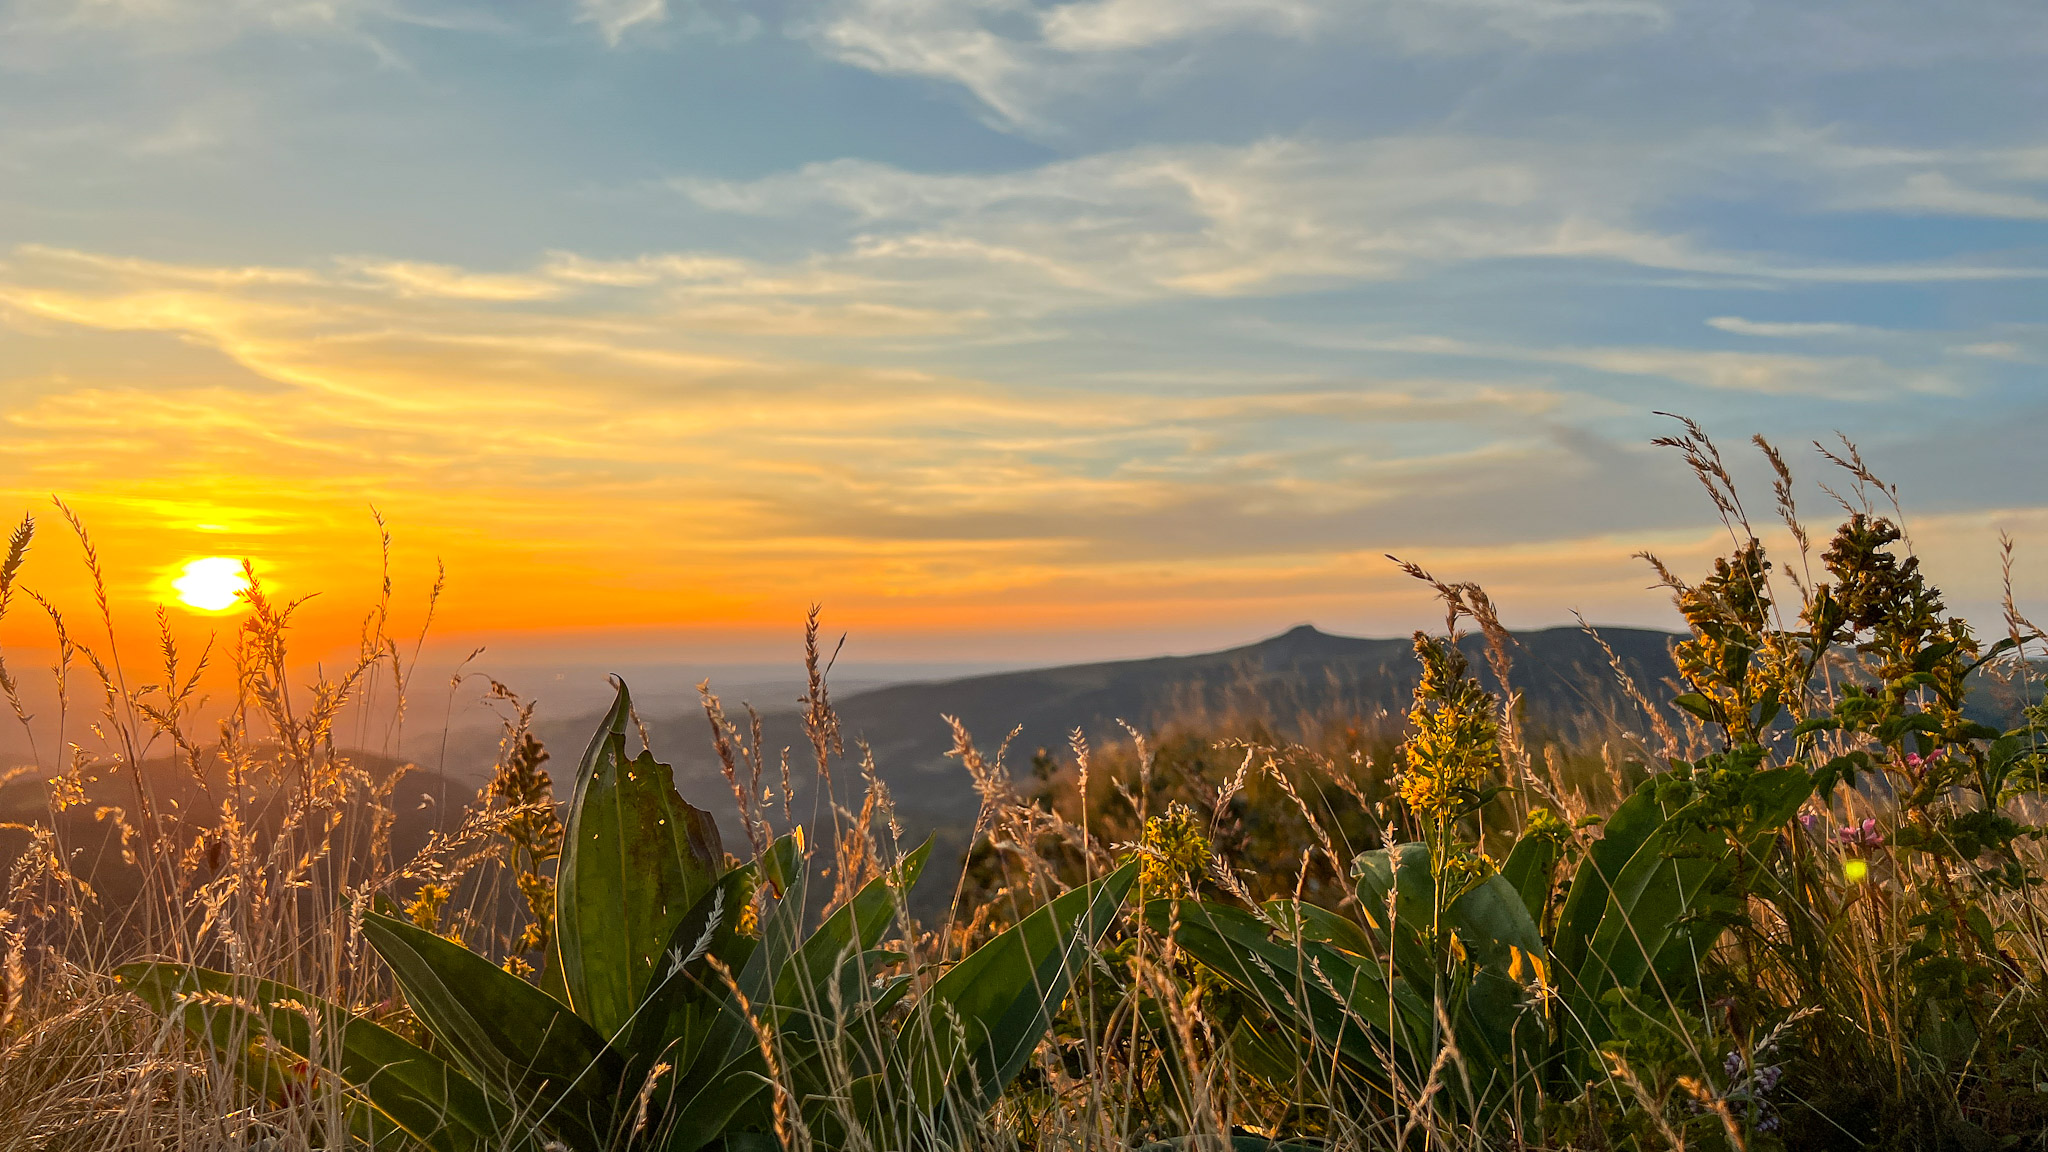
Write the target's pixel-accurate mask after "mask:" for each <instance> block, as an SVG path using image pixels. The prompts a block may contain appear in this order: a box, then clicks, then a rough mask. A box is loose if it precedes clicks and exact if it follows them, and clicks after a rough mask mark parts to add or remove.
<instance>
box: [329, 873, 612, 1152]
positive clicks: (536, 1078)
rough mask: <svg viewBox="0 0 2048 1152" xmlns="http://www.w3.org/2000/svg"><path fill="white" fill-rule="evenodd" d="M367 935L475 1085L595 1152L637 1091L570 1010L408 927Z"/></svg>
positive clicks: (374, 927)
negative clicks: (523, 1108)
mask: <svg viewBox="0 0 2048 1152" xmlns="http://www.w3.org/2000/svg"><path fill="white" fill-rule="evenodd" d="M363 934H364V936H366V937H367V938H368V939H369V941H370V946H371V947H373V948H375V949H376V950H377V954H378V955H379V956H381V957H383V959H384V962H385V963H386V964H387V965H389V966H390V967H391V972H392V975H394V976H396V977H397V978H398V983H399V986H400V987H402V988H404V989H405V998H406V1002H407V1003H408V1004H409V1005H411V1007H412V1010H413V1012H414V1013H415V1014H416V1015H418V1016H419V1018H420V1020H421V1021H422V1022H423V1023H425V1024H426V1026H427V1027H428V1028H429V1029H430V1030H432V1031H433V1033H434V1035H435V1037H436V1038H437V1039H439V1040H440V1041H441V1042H442V1043H444V1044H446V1045H447V1046H448V1048H449V1050H450V1052H451V1053H452V1054H453V1055H454V1056H455V1058H456V1059H457V1060H459V1061H461V1062H462V1064H463V1066H464V1067H465V1068H467V1069H468V1071H469V1073H470V1075H471V1077H473V1078H474V1079H475V1080H476V1081H477V1082H478V1083H480V1084H483V1085H485V1086H487V1087H489V1088H492V1089H495V1090H498V1091H501V1092H503V1093H504V1095H505V1096H506V1097H507V1098H508V1099H511V1100H515V1101H519V1102H520V1103H522V1104H528V1105H529V1106H530V1108H531V1114H532V1116H533V1117H534V1118H535V1119H538V1120H539V1121H541V1122H543V1123H545V1124H546V1125H547V1126H548V1127H549V1128H550V1129H552V1130H554V1131H555V1132H558V1133H560V1134H561V1135H562V1137H563V1139H564V1140H565V1141H567V1142H568V1143H569V1144H571V1145H573V1146H574V1147H577V1148H590V1149H594V1148H598V1147H601V1146H602V1145H603V1143H604V1140H605V1138H606V1136H607V1135H608V1133H609V1132H610V1131H611V1129H612V1127H613V1122H614V1119H615V1116H616V1114H617V1110H618V1108H619V1106H620V1104H621V1102H622V1098H624V1099H625V1101H626V1102H630V1097H631V1094H632V1092H633V1090H634V1088H637V1087H638V1086H637V1085H633V1086H630V1087H629V1086H627V1085H625V1084H623V1083H622V1080H623V1078H624V1073H625V1067H624V1064H623V1062H622V1061H621V1060H620V1058H619V1055H618V1054H617V1053H616V1052H613V1051H612V1050H611V1049H610V1048H609V1047H607V1046H606V1044H605V1040H604V1037H603V1036H600V1035H598V1033H597V1032H596V1030H595V1029H593V1028H591V1026H590V1025H589V1024H588V1023H586V1022H585V1021H584V1020H582V1019H581V1018H580V1017H578V1016H577V1015H576V1014H575V1013H574V1012H572V1011H570V1009H569V1008H568V1006H567V1005H565V1004H563V1003H562V1002H561V1001H559V1000H557V999H555V998H554V997H552V996H550V995H548V994H547V993H545V992H542V991H541V990H540V989H538V988H535V987H534V986H533V985H531V984H528V983H527V982H526V981H524V980H521V979H520V978H518V977H517V976H514V975H512V974H511V973H509V972H507V971H505V970H504V969H502V968H500V967H498V966H497V965H496V964H493V963H491V962H490V961H489V960H486V959H484V958H483V957H482V956H479V955H477V954H476V953H474V952H471V951H470V950H469V949H467V948H464V947H462V946H461V945H459V944H455V943H451V942H449V941H447V940H443V939H442V938H441V937H439V936H436V935H434V934H433V933H431V932H426V931H422V930H421V929H419V928H415V927H414V926H412V925H411V924H407V923H406V922H404V921H402V920H396V919H393V918H391V917H388V916H379V915H377V914H375V913H371V914H368V915H366V916H364V917H363Z"/></svg>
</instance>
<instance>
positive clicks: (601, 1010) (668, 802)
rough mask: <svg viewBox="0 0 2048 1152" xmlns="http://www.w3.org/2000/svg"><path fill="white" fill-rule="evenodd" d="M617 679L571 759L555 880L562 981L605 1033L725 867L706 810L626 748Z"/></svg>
mask: <svg viewBox="0 0 2048 1152" xmlns="http://www.w3.org/2000/svg"><path fill="white" fill-rule="evenodd" d="M631 709H632V698H631V697H630V696H629V695H628V694H627V691H626V685H625V682H624V681H620V682H619V692H618V697H617V699H616V700H614V701H613V703H612V709H611V712H610V713H609V714H608V715H607V716H606V717H605V721H604V723H603V725H602V726H600V727H599V729H598V732H597V735H596V737H595V738H593V739H592V740H591V742H590V747H589V749H588V750H587V751H585V752H584V754H583V760H582V762H581V763H580V764H579V765H578V766H577V769H576V787H575V792H574V795H573V796H572V798H571V800H570V804H569V821H568V827H567V828H566V829H565V830H564V835H563V840H562V859H561V864H560V866H559V870H558V882H557V884H556V888H555V931H556V936H557V940H558V947H559V950H560V956H561V961H562V978H563V983H564V984H565V986H566V987H567V988H568V992H569V1002H570V1003H571V1004H572V1005H574V1006H575V1008H576V1012H577V1014H578V1015H580V1016H582V1017H583V1018H584V1019H585V1020H587V1021H589V1022H590V1023H591V1025H592V1026H594V1027H595V1028H596V1029H597V1030H598V1031H599V1032H601V1033H603V1034H604V1035H605V1036H607V1037H610V1036H613V1035H616V1034H617V1033H618V1031H619V1029H620V1028H622V1027H624V1026H625V1023H626V1021H627V1020H628V1019H630V1018H631V1016H632V1015H633V1009H634V1008H636V1007H637V1006H638V1005H639V1003H640V998H641V996H642V995H643V994H644V993H645V992H646V990H647V986H648V985H649V983H651V982H652V980H653V976H654V972H655V970H656V966H657V960H658V959H659V957H660V955H661V953H662V950H663V949H664V948H665V947H666V946H667V944H668V941H669V937H670V936H671V935H673V934H674V932H675V928H676V924H677V923H678V922H679V921H681V920H682V918H683V916H684V915H685V914H686V913H687V912H689V910H690V908H691V907H692V906H693V905H695V904H696V903H697V900H698V899H699V898H700V897H702V896H703V895H704V893H705V892H707V891H709V890H710V888H711V886H712V885H713V884H714V883H716V882H717V880H718V877H719V875H720V874H721V873H723V872H724V871H725V852H724V849H723V848H722V847H721V845H720V843H719V839H718V826H717V824H716V823H715V822H713V820H712V818H711V814H710V813H708V812H706V811H704V810H703V809H701V808H696V807H692V806H691V805H690V804H688V803H687V802H685V801H684V800H683V798H682V796H680V795H679V794H677V792H676V788H675V780H674V775H673V773H671V772H670V770H669V768H668V766H667V765H665V764H659V763H656V762H655V759H654V757H653V755H651V754H650V753H648V752H645V751H643V752H642V753H641V754H640V755H639V757H638V758H636V759H631V760H629V759H627V758H626V724H627V719H628V717H629V715H630V713H631Z"/></svg>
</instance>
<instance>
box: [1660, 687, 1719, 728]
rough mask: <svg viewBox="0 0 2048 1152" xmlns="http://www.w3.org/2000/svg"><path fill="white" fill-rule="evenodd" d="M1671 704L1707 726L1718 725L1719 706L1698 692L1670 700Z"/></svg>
mask: <svg viewBox="0 0 2048 1152" xmlns="http://www.w3.org/2000/svg"><path fill="white" fill-rule="evenodd" d="M1671 703H1672V704H1674V705H1676V706H1677V707H1680V708H1683V709H1685V710H1686V711H1687V712H1690V713H1692V714H1693V715H1695V716H1697V717H1699V718H1700V719H1702V720H1705V721H1706V722H1707V723H1709V724H1720V723H1722V722H1723V720H1722V717H1721V706H1720V705H1719V704H1716V703H1714V702H1713V701H1712V700H1709V699H1708V698H1707V697H1705V696H1702V695H1701V694H1699V693H1698V692H1685V693H1682V694H1680V695H1677V696H1673V697H1672V698H1671Z"/></svg>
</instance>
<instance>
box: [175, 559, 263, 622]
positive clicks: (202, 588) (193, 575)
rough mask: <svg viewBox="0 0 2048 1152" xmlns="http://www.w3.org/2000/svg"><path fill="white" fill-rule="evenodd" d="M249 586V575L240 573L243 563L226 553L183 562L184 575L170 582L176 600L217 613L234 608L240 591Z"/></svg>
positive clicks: (190, 606) (187, 605)
mask: <svg viewBox="0 0 2048 1152" xmlns="http://www.w3.org/2000/svg"><path fill="white" fill-rule="evenodd" d="M248 586H249V580H248V577H246V576H244V575H242V562H241V561H240V560H235V559H232V558H230V557H227V556H208V557H206V558H205V559H203V560H194V561H191V562H190V563H188V564H186V565H185V572H184V575H182V576H179V577H178V578H177V579H175V580H173V581H171V587H172V588H174V589H176V590H177V593H178V602H179V603H181V604H183V605H185V606H186V607H187V608H197V609H199V610H200V611H202V612H219V611H221V610H223V609H226V608H232V607H234V606H235V601H236V600H237V599H238V598H239V597H240V595H241V592H242V590H243V589H244V588H247V587H248Z"/></svg>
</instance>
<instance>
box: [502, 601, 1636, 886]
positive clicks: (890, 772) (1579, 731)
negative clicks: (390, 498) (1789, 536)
mask: <svg viewBox="0 0 2048 1152" xmlns="http://www.w3.org/2000/svg"><path fill="white" fill-rule="evenodd" d="M1601 635H1602V637H1603V638H1604V639H1605V640H1606V641H1607V643H1608V644H1609V645H1611V646H1612V647H1613V648H1614V650H1615V652H1616V654H1617V655H1618V656H1619V657H1620V658H1621V659H1622V661H1623V664H1624V666H1626V667H1627V668H1628V670H1629V673H1630V675H1632V676H1633V677H1635V678H1636V680H1637V681H1638V683H1641V684H1644V685H1646V686H1650V685H1659V684H1661V683H1662V681H1663V680H1664V679H1665V678H1667V677H1669V676H1671V675H1673V669H1672V665H1671V659H1670V655H1669V643H1670V641H1671V640H1672V637H1671V636H1670V635H1669V634H1667V633H1663V632H1656V631H1649V630H1644V629H1627V628H1616V629H1611V630H1608V631H1604V632H1602V634H1601ZM1517 640H1518V643H1517V647H1516V649H1515V651H1514V659H1515V669H1514V677H1513V678H1514V680H1515V682H1516V683H1515V686H1516V687H1517V688H1518V689H1519V690H1521V691H1522V692H1523V693H1524V695H1525V699H1526V701H1527V712H1526V716H1527V721H1528V723H1529V725H1530V726H1531V727H1532V728H1533V729H1536V730H1539V731H1544V732H1549V733H1553V734H1556V735H1558V736H1561V737H1563V738H1566V739H1577V738H1580V737H1587V736H1593V735H1596V734H1597V733H1599V732H1604V731H1609V730H1612V729H1613V728H1614V727H1615V726H1619V727H1621V728H1623V729H1625V730H1635V729H1637V728H1639V727H1640V725H1641V718H1640V715H1639V713H1638V711H1637V709H1636V708H1635V706H1634V704H1633V703H1631V702H1630V701H1629V700H1628V698H1627V696H1626V695H1625V694H1624V693H1623V692H1622V691H1621V689H1620V688H1619V686H1618V685H1617V684H1616V682H1615V677H1614V675H1613V673H1612V671H1611V670H1610V668H1609V666H1608V662H1607V658H1606V656H1605V655H1604V654H1603V653H1602V652H1601V651H1600V649H1599V647H1598V645H1597V644H1596V643H1595V642H1594V641H1593V640H1592V638H1591V637H1589V636H1587V635H1586V634H1585V633H1584V632H1583V631H1581V630H1579V629H1577V628H1551V629H1545V630H1541V631H1536V632H1529V633H1526V634H1522V635H1520V636H1518V637H1517ZM1465 647H1466V650H1467V652H1468V653H1469V655H1470V656H1471V657H1472V659H1473V662H1474V664H1475V666H1481V667H1483V665H1484V659H1485V657H1484V651H1483V648H1484V646H1483V643H1482V642H1481V641H1480V640H1479V639H1478V638H1477V637H1468V638H1466V640H1465ZM1416 667H1417V666H1416V663H1415V658H1414V655H1413V652H1412V651H1411V645H1410V642H1409V641H1408V640H1407V639H1362V638H1357V637H1349V636H1335V635H1331V634H1329V633H1326V632H1322V631H1318V630H1317V629H1315V628H1313V627H1309V626H1307V625H1304V626H1302V627H1298V628H1295V629H1292V630H1290V631H1288V632H1285V633H1282V634H1281V635H1278V636H1274V637H1271V638H1269V639H1266V640H1261V641H1259V642H1257V643H1254V644H1248V645H1245V646H1243V647H1239V648H1231V649H1227V650H1224V651H1221V652H1209V653H1203V654H1199V655H1192V656H1161V657H1154V658H1150V659H1142V660H1119V661H1111V662H1105V663H1095V664H1075V665H1067V666H1063V667H1056V668H1040V669H1032V670H1028V671H1019V672H1004V673H997V674H992V675H985V676H974V677H969V678H966V679H960V680H952V681H947V682H943V683H929V684H899V685H895V686H891V687H887V688H880V689H875V690H871V691H866V692H860V693H857V694H853V695H849V696H847V697H845V698H844V699H839V700H835V706H836V708H837V710H838V713H839V716H840V723H841V727H842V730H843V733H844V735H845V739H846V742H847V745H848V749H849V753H851V751H852V748H853V745H854V742H855V741H856V740H864V741H866V742H867V744H868V746H869V747H870V748H872V749H873V751H874V755H875V763H876V766H877V768H878V769H879V771H880V775H881V777H882V779H883V780H884V781H885V782H886V783H887V784H888V786H889V788H890V790H891V792H892V794H893V795H894V797H895V801H896V806H897V811H898V814H899V815H900V817H901V818H902V822H903V825H904V828H905V831H906V832H908V833H909V834H911V835H912V836H915V837H922V836H923V835H925V834H926V833H928V832H933V831H938V832H940V833H941V840H942V842H943V843H944V844H945V845H946V846H947V847H951V848H954V849H955V854H957V850H958V848H960V847H964V845H961V844H958V843H956V836H955V835H949V834H948V833H964V830H965V829H966V828H967V827H969V826H970V825H971V824H972V821H973V819H974V814H975V811H976V807H977V803H978V802H977V799H976V797H975V793H974V789H973V787H972V786H971V784H970V782H969V780H968V778H967V774H966V773H965V772H964V771H962V769H961V768H960V766H959V765H958V763H957V762H955V761H954V760H953V759H951V758H950V757H948V756H947V752H948V751H949V750H950V749H951V747H952V739H951V735H950V733H949V731H948V729H947V726H946V723H945V721H944V719H943V717H945V716H949V715H950V716H956V717H958V718H959V719H960V720H961V722H962V723H964V724H965V725H966V726H967V728H968V730H969V731H970V732H971V733H973V735H974V737H975V740H976V742H977V744H978V745H980V746H981V747H982V748H983V749H984V750H985V751H991V752H992V751H993V749H994V748H995V747H996V746H997V745H998V744H1000V743H1001V742H1002V740H1003V738H1004V737H1005V736H1006V735H1007V734H1008V733H1009V732H1010V731H1011V730H1012V729H1013V728H1015V729H1018V735H1017V737H1016V740H1015V741H1014V742H1013V744H1012V762H1013V763H1012V767H1013V768H1016V769H1021V768H1022V767H1023V765H1024V764H1025V763H1028V761H1029V759H1030V755H1031V752H1032V751H1033V750H1035V749H1037V748H1041V747H1043V748H1052V749H1056V750H1064V748H1065V746H1066V742H1067V733H1069V732H1071V731H1072V730H1074V729H1075V728H1079V729H1081V730H1082V732H1084V733H1085V734H1086V735H1087V737H1088V738H1089V740H1091V741H1093V742H1097V743H1101V742H1104V741H1111V740H1116V739H1119V738H1125V737H1124V733H1123V731H1122V729H1121V727H1120V726H1119V724H1118V720H1119V719H1121V720H1125V721H1128V722H1130V723H1131V724H1132V725H1133V726H1135V727H1137V728H1138V729H1139V730H1140V731H1145V730H1148V729H1153V728H1157V727H1158V726H1159V725H1161V724H1162V723H1165V722H1167V721H1170V720H1175V719H1180V720H1196V719H1199V718H1204V717H1215V718H1223V717H1229V718H1234V719H1238V720H1254V719H1255V720H1259V721H1262V722H1264V723H1265V724H1266V725H1267V727H1268V728H1269V729H1271V730H1273V731H1275V732H1276V733H1278V734H1280V735H1283V736H1286V735H1290V734H1292V733H1294V732H1297V731H1300V730H1301V728H1302V726H1303V725H1304V724H1305V723H1310V722H1313V721H1314V720H1316V719H1318V718H1332V717H1342V718H1345V719H1356V720H1358V721H1361V722H1363V723H1365V724H1366V725H1368V726H1377V725H1381V724H1384V725H1386V726H1387V728H1386V730H1387V731H1390V732H1391V731H1392V730H1393V729H1394V728H1395V727H1397V726H1398V725H1399V723H1400V718H1401V716H1402V714H1403V713H1404V712H1405V711H1406V708H1407V705H1408V700H1409V696H1410V693H1411V692H1412V691H1413V690H1414V686H1415V681H1416V677H1417V671H1416ZM716 688H717V685H715V684H714V685H713V689H714V690H716ZM725 703H726V707H727V710H728V711H729V712H733V713H737V712H739V711H740V706H739V705H740V702H739V701H738V700H731V699H728V700H726V701H725ZM755 703H756V707H757V708H759V707H760V703H759V702H755ZM640 706H641V708H642V711H643V715H645V714H646V713H647V712H649V711H652V710H654V709H656V708H662V709H664V711H668V710H671V709H673V707H674V705H673V704H672V703H671V702H669V701H662V700H647V699H645V698H642V699H641V700H640ZM761 718H762V732H763V744H764V746H765V747H766V748H768V749H769V757H768V759H769V763H770V766H771V772H773V771H775V768H774V765H775V763H776V761H777V759H778V757H779V754H780V752H781V750H782V749H783V748H789V749H790V750H791V753H790V756H791V761H792V763H793V764H794V765H795V766H796V769H797V773H796V776H795V780H796V783H797V788H796V790H795V791H796V795H797V805H796V811H797V813H798V817H799V819H800V820H807V819H811V817H810V815H809V813H811V812H812V811H813V807H812V796H811V793H812V791H813V790H812V789H811V787H810V784H811V781H810V780H809V777H808V773H807V772H805V771H804V768H805V766H806V764H807V763H808V761H809V758H810V750H809V747H808V745H807V744H806V742H805V739H804V735H803V729H802V725H801V722H800V719H799V713H798V711H797V710H796V708H795V707H794V706H784V707H778V708H762V709H761ZM647 719H648V729H649V735H650V737H651V739H652V741H653V745H654V751H655V753H656V755H657V756H659V757H660V758H662V759H663V760H666V761H668V762H670V763H672V764H674V765H675V766H676V774H677V782H678V785H679V787H681V788H682V790H683V792H684V794H685V795H686V796H687V797H689V798H690V799H691V800H692V801H693V802H695V803H697V804H699V805H700V806H703V807H706V808H709V809H711V810H712V811H713V812H715V813H717V814H718V816H719V819H720V822H721V824H722V825H723V826H724V827H725V829H726V834H727V835H728V836H732V837H736V836H737V835H738V826H737V823H736V822H735V821H733V820H732V819H731V816H730V814H731V810H732V807H733V805H732V798H731V792H730V790H729V788H728V787H727V785H726V783H725V781H724V779H723V778H722V777H721V776H720V775H719V773H718V771H717V762H716V760H715V759H714V757H713V753H712V749H711V742H710V739H709V728H708V726H707V724H706V722H705V720H704V718H703V715H702V713H701V712H698V713H695V714H688V713H685V714H682V715H676V714H674V713H673V712H672V711H670V712H669V714H668V715H666V716H664V717H663V718H661V719H656V718H654V717H652V716H648V718H647ZM597 722H598V716H597V715H595V714H593V715H590V716H584V717H577V718H575V719H572V720H565V721H558V722H555V723H551V724H546V725H543V726H541V729H540V732H539V734H540V736H541V737H542V739H543V740H544V741H546V742H547V744H548V747H549V748H550V749H552V750H553V752H554V756H555V762H556V765H557V766H558V774H566V769H567V763H566V761H568V760H570V758H572V757H574V756H575V755H577V754H578V753H579V752H580V751H581V750H582V748H583V746H584V744H585V743H586V742H587V741H588V740H589V737H590V733H591V731H592V730H593V729H594V728H595V726H596V724H597ZM848 775H850V773H848ZM846 783H847V780H846V778H845V777H841V780H840V785H841V789H842V802H844V799H845V797H844V795H843V792H844V789H845V786H846ZM777 807H778V808H779V807H780V805H779V803H778V804H777ZM947 874H948V875H949V876H950V867H948V868H947ZM935 879H936V877H935Z"/></svg>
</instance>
